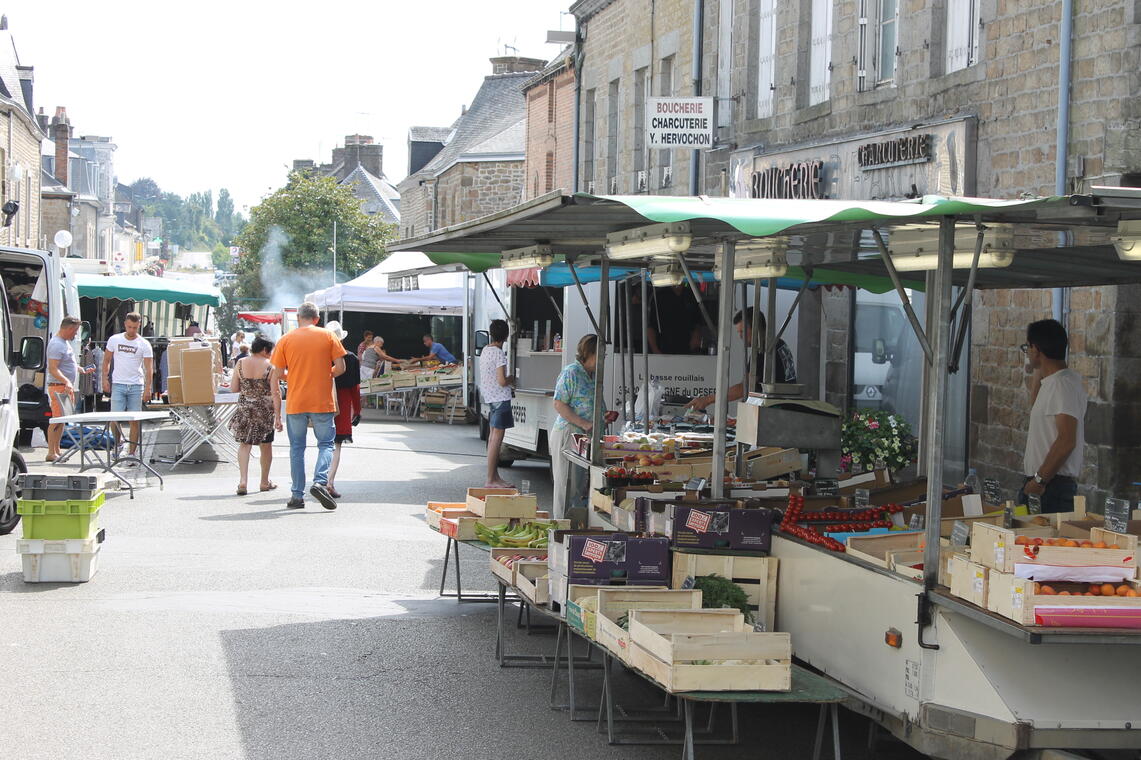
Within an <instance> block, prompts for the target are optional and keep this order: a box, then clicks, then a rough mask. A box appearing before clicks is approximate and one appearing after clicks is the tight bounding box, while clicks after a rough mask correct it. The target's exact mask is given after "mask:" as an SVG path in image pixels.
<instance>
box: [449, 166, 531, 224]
mask: <svg viewBox="0 0 1141 760" xmlns="http://www.w3.org/2000/svg"><path fill="white" fill-rule="evenodd" d="M436 185H437V187H436V188H435V190H434V192H435V194H436V203H437V204H438V206H439V208H438V210H437V215H436V226H437V227H450V226H452V225H453V224H459V223H460V222H466V221H470V220H472V219H478V218H479V217H481V216H487V215H488V214H493V213H495V212H496V211H503V210H505V209H509V208H511V207H512V206H516V205H518V204H519V202H520V200H521V199H522V187H523V162H522V161H480V162H473V163H461V164H456V165H455V166H452V167H451V168H449V169H448V170H447V171H446V172H444V173H443V174H441V175H440V176H439V177H438V178H437V179H436Z"/></svg>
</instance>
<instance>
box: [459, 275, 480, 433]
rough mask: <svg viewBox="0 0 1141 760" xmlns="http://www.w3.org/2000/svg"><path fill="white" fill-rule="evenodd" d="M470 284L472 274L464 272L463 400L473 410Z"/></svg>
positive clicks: (461, 322)
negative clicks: (469, 379)
mask: <svg viewBox="0 0 1141 760" xmlns="http://www.w3.org/2000/svg"><path fill="white" fill-rule="evenodd" d="M470 284H471V274H470V273H469V272H464V314H463V318H462V320H461V321H460V325H461V329H462V330H463V334H464V337H463V352H464V374H463V378H464V380H463V382H464V385H463V394H464V396H463V398H464V406H466V407H467V408H469V409H470V408H472V403H471V402H472V398H471V396H470V393H471V384H470V383H469V382H468V368H469V367H470V366H471V343H470V341H469V339H468V338H469V336H468V333H469V332H471V321H470V319H469V318H468V304H469V303H470V301H471V294H470V293H469V291H468V287H469V285H470ZM476 411H479V410H478V409H477V410H476Z"/></svg>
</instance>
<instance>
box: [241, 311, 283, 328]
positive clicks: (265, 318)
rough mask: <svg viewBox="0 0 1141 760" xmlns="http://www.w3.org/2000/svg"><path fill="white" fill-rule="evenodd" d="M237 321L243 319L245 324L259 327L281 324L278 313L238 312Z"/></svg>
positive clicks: (279, 313)
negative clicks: (251, 323)
mask: <svg viewBox="0 0 1141 760" xmlns="http://www.w3.org/2000/svg"><path fill="white" fill-rule="evenodd" d="M238 319H244V320H245V321H247V322H253V323H254V324H259V325H277V324H281V312H280V311H239V312H238Z"/></svg>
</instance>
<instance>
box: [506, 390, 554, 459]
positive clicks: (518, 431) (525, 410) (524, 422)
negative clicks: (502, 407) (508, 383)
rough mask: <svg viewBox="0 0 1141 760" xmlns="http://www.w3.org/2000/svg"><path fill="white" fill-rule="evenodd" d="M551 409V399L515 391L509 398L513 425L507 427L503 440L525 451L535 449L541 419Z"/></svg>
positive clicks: (536, 448)
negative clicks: (513, 395)
mask: <svg viewBox="0 0 1141 760" xmlns="http://www.w3.org/2000/svg"><path fill="white" fill-rule="evenodd" d="M552 409H553V405H552V402H551V399H550V398H549V397H547V396H546V395H543V394H538V393H520V392H516V394H515V398H513V399H511V419H512V421H513V422H514V423H515V424H514V427H510V428H508V429H507V432H506V433H505V434H504V436H503V441H504V442H505V443H507V444H509V445H511V446H518V447H520V448H522V449H525V450H527V451H536V450H538V446H539V429H540V428H541V427H546V425H541V424H540V421H541V420H543V419H544V418H545V417H546V416H547V415H548V414H549V413H550V411H551V410H552Z"/></svg>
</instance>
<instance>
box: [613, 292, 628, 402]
mask: <svg viewBox="0 0 1141 760" xmlns="http://www.w3.org/2000/svg"><path fill="white" fill-rule="evenodd" d="M629 290H630V288H629V286H628V285H627V283H626V281H625V280H623V281H622V282H620V283H617V284H615V286H614V291H615V298H616V299H617V301H618V302H617V303H616V304H614V313H615V316H616V319H617V323H616V324H615V335H614V354H615V357H614V358H616V359H617V360H618V370H619V371H620V373H621V378H622V390H621V391H619V394H618V396H619V398H621V399H622V420H623V422H629V417H627V413H628V408H627V407H628V404H629V401H630V394H629V391H628V388H627V385H626V352H627V351H629V350H630V343H629V341H628V340H627V336H628V335H629V332H630V331H629V327H630V326H629V324H628V323H629V321H630V294H629Z"/></svg>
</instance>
